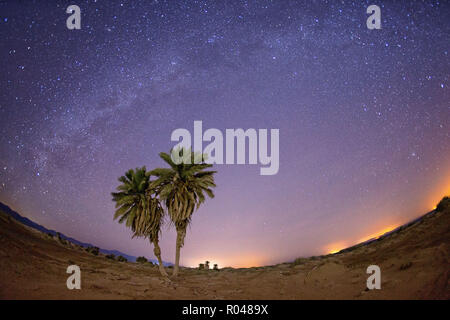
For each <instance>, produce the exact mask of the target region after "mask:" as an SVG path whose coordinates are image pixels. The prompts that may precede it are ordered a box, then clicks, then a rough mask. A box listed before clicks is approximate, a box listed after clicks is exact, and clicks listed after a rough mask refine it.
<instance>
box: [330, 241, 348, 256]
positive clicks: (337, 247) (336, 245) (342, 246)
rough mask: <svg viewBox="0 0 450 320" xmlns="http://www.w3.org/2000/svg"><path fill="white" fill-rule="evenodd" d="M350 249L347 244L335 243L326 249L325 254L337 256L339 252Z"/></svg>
mask: <svg viewBox="0 0 450 320" xmlns="http://www.w3.org/2000/svg"><path fill="white" fill-rule="evenodd" d="M345 248H348V244H347V243H346V242H343V241H341V242H334V243H332V244H329V245H328V246H327V247H326V250H325V252H326V253H327V254H335V253H338V252H339V251H341V250H342V249H345Z"/></svg>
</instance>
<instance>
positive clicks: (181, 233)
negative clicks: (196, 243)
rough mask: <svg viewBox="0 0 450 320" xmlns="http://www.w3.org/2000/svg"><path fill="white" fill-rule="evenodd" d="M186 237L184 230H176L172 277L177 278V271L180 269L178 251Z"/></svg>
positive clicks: (181, 228)
mask: <svg viewBox="0 0 450 320" xmlns="http://www.w3.org/2000/svg"><path fill="white" fill-rule="evenodd" d="M185 236H186V228H183V227H180V228H177V244H176V248H175V266H174V268H173V274H172V276H174V277H176V276H178V271H179V268H180V249H181V247H182V246H183V245H184V237H185Z"/></svg>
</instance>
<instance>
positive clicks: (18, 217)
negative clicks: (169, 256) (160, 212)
mask: <svg viewBox="0 0 450 320" xmlns="http://www.w3.org/2000/svg"><path fill="white" fill-rule="evenodd" d="M0 210H2V211H3V212H5V213H6V214H8V215H9V216H10V217H12V218H14V219H15V220H17V221H18V222H20V223H22V224H23V225H25V226H28V227H30V228H33V229H35V230H38V231H40V232H43V233H47V234H51V235H53V236H57V235H58V234H59V235H60V237H61V238H62V239H64V240H67V241H69V242H72V243H74V244H77V245H79V246H82V247H84V248H88V247H97V246H96V245H93V244H91V243H88V242H82V241H79V240H77V239H75V238H72V237H69V236H66V235H65V234H63V233H60V232H57V231H55V230H53V229H47V228H46V227H44V226H43V225H40V224H39V223H36V222H34V221H33V220H31V219H28V218H27V217H24V216H22V215H20V214H19V213H18V212H17V211H15V210H13V209H11V208H10V207H9V206H8V205H6V204H4V203H3V202H1V201H0ZM99 252H101V253H104V254H114V255H115V256H123V257H124V258H126V259H127V260H128V261H131V262H136V259H137V257H135V256H132V255H129V254H126V253H123V252H121V251H119V250H115V249H112V250H108V249H102V248H99ZM148 260H149V261H151V262H153V263H155V264H157V263H158V260H156V259H148ZM163 264H164V265H165V266H171V265H173V264H172V263H170V262H165V261H163Z"/></svg>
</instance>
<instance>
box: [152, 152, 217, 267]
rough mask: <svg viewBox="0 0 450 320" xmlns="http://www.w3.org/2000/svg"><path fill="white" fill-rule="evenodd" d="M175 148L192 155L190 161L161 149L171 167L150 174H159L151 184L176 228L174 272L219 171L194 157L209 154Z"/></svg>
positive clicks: (186, 154)
mask: <svg viewBox="0 0 450 320" xmlns="http://www.w3.org/2000/svg"><path fill="white" fill-rule="evenodd" d="M174 152H178V154H179V155H181V156H183V155H184V156H187V159H189V158H190V160H191V161H190V163H180V164H176V163H174V161H172V159H171V157H170V155H169V154H167V153H164V152H161V153H160V154H159V156H160V157H161V158H162V159H163V160H164V161H165V162H166V163H167V164H168V165H169V166H170V168H157V169H154V170H152V171H150V172H149V173H148V174H150V175H153V176H155V177H157V179H156V180H154V181H152V182H151V183H150V188H151V189H152V190H155V194H156V195H157V196H159V198H160V199H161V200H162V201H163V202H164V204H165V206H166V208H167V211H168V213H169V216H170V220H171V222H172V223H173V224H174V225H175V228H176V230H177V242H176V251H175V266H174V269H173V276H177V275H178V270H179V264H180V249H181V247H183V245H184V238H185V237H186V228H187V226H188V225H189V223H190V222H191V219H192V214H193V213H194V210H195V209H198V208H199V206H200V204H202V203H203V202H204V201H205V193H206V194H207V195H208V196H209V197H210V198H213V197H214V193H213V191H212V189H211V188H212V187H215V186H216V184H215V183H214V173H216V171H205V169H207V168H210V167H212V164H206V163H204V162H200V161H195V160H197V159H198V160H202V161H204V160H205V159H206V155H202V154H201V153H194V152H191V150H186V149H178V150H176V151H174ZM200 157H201V159H200ZM185 159H186V157H185ZM198 162H199V163H198Z"/></svg>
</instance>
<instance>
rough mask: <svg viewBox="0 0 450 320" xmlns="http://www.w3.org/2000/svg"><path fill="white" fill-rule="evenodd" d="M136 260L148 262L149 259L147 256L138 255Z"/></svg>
mask: <svg viewBox="0 0 450 320" xmlns="http://www.w3.org/2000/svg"><path fill="white" fill-rule="evenodd" d="M136 262H139V263H146V262H148V260H147V258H146V257H137V259H136Z"/></svg>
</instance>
